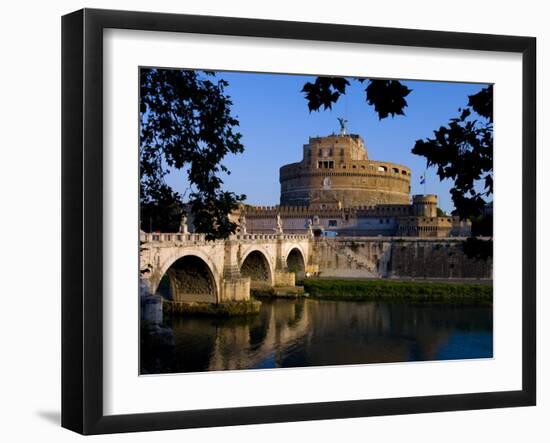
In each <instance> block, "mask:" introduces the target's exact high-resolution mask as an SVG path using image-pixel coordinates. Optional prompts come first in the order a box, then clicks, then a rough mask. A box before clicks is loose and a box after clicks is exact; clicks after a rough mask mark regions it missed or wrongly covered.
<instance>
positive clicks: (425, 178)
mask: <svg viewBox="0 0 550 443" xmlns="http://www.w3.org/2000/svg"><path fill="white" fill-rule="evenodd" d="M426 172H427V170H424V195H427V194H426V180H427V177H426Z"/></svg>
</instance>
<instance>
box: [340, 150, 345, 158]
mask: <svg viewBox="0 0 550 443" xmlns="http://www.w3.org/2000/svg"><path fill="white" fill-rule="evenodd" d="M340 155H341V156H342V157H343V156H344V148H342V149H340Z"/></svg>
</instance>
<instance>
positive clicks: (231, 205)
mask: <svg viewBox="0 0 550 443" xmlns="http://www.w3.org/2000/svg"><path fill="white" fill-rule="evenodd" d="M226 86H227V82H225V81H224V80H220V79H216V77H215V76H214V74H213V73H210V72H199V71H185V70H179V69H149V68H146V69H141V71H140V173H141V176H140V207H141V223H142V228H143V229H145V230H149V227H150V226H149V225H150V223H152V228H153V230H163V231H174V230H175V229H176V228H177V226H178V225H179V219H180V216H181V213H182V211H183V200H182V199H183V196H182V195H180V194H179V193H177V192H174V191H173V190H172V189H171V188H170V186H168V185H167V184H166V183H165V181H164V178H165V176H166V175H167V174H168V173H169V171H170V170H174V169H176V170H182V169H184V170H185V171H186V172H187V179H188V182H189V184H190V188H189V195H188V201H189V204H190V208H191V212H192V213H193V215H194V224H195V230H196V231H197V232H203V233H206V234H207V237H208V238H210V239H213V238H225V237H227V236H228V235H229V234H231V233H233V232H234V231H235V229H236V225H235V224H234V223H231V222H230V221H229V219H228V214H229V213H230V212H231V210H233V209H235V208H236V207H237V205H238V203H239V202H240V201H242V200H243V199H244V196H242V195H236V194H234V193H232V192H226V191H223V190H222V189H221V186H222V184H223V182H222V180H221V178H220V177H219V176H218V174H219V173H220V172H225V173H229V171H228V170H227V168H226V167H225V166H224V165H223V164H221V161H222V160H223V158H224V157H225V156H226V155H227V154H228V153H233V154H235V153H240V152H242V151H243V149H244V148H243V145H242V144H241V141H240V139H241V134H239V133H238V132H235V130H234V128H235V127H236V126H238V125H239V122H238V120H237V119H236V118H234V117H233V116H232V115H231V109H230V108H231V104H232V103H231V100H230V98H229V97H228V96H227V95H226V94H225V92H224V89H225V87H226ZM186 197H187V196H186Z"/></svg>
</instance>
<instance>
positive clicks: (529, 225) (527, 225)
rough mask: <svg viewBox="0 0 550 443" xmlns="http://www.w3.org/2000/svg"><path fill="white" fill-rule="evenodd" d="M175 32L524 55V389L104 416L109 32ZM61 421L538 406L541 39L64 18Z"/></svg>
mask: <svg viewBox="0 0 550 443" xmlns="http://www.w3.org/2000/svg"><path fill="white" fill-rule="evenodd" d="M107 28H118V29H132V30H146V31H170V32H180V33H181V32H184V33H199V34H217V35H227V36H248V37H268V38H279V39H301V40H315V41H332V42H352V43H369V44H378V45H399V46H410V47H413V46H416V47H424V48H447V49H449V48H452V49H468V50H480V51H500V52H510V53H519V54H521V55H522V64H523V80H522V81H523V85H522V88H523V91H522V92H523V98H522V108H523V109H522V111H523V112H522V115H523V117H522V123H521V124H522V130H523V140H522V147H521V149H522V159H523V164H522V170H523V174H522V184H523V208H522V221H523V225H522V226H523V231H522V240H523V246H522V247H523V257H522V259H523V267H522V276H521V278H522V288H523V292H522V322H523V324H522V334H523V335H522V389H521V390H517V391H505V392H479V393H471V394H457V395H435V396H421V397H403V398H391V399H372V400H357V401H334V402H323V403H307V404H284V405H266V406H260V407H237V408H228V409H209V410H191V411H170V412H160V413H142V414H131V415H109V416H106V415H104V413H103V408H102V405H103V375H102V372H103V342H102V340H103V339H102V327H103V319H102V315H103V299H102V285H103V278H102V264H103V256H102V252H103V250H102V244H103V227H102V220H103V210H102V205H103V201H102V195H103V189H102V188H103V183H102V174H103V168H102V160H103V147H102V137H103V123H102V119H103V113H102V104H103V101H102V100H103V98H102V94H103V88H102V82H103V79H102V76H103V48H102V45H103V38H102V36H103V30H104V29H107ZM62 60H63V61H62V201H63V203H62V426H63V427H65V428H68V429H71V430H73V431H76V432H79V433H82V434H103V433H115V432H132V431H152V430H163V429H178V428H194V427H211V426H228V425H240V424H256V423H273V422H288V421H301V420H320V419H332V418H349V417H363V416H380V415H391V414H411V413H424V412H436V411H456V410H466V409H485V408H502V407H513V406H530V405H535V402H536V341H535V340H536V334H535V332H536V323H535V321H536V316H535V310H536V283H535V281H536V279H535V277H536V276H535V273H536V271H535V268H536V267H535V263H536V207H535V203H536V177H535V171H536V167H535V165H536V159H535V131H536V102H535V99H536V90H535V84H536V81H535V80H536V69H535V60H536V39H535V38H532V37H515V36H503V35H484V34H471V33H456V32H440V31H423V30H411V29H390V28H377V27H364V26H348V25H336V24H319V23H300V22H287V21H273V20H257V19H243V18H229V17H209V16H196V15H176V14H160V13H149V12H127V11H110V10H96V9H83V10H80V11H76V12H74V13H71V14H68V15H66V16H64V17H63V18H62Z"/></svg>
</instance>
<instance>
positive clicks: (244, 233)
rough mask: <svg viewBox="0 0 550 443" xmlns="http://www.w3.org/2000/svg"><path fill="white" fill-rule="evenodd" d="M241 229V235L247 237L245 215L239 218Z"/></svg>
mask: <svg viewBox="0 0 550 443" xmlns="http://www.w3.org/2000/svg"><path fill="white" fill-rule="evenodd" d="M239 227H240V232H241V234H243V235H246V234H247V232H246V216H245V215H244V214H242V215H241V216H240V217H239Z"/></svg>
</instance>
